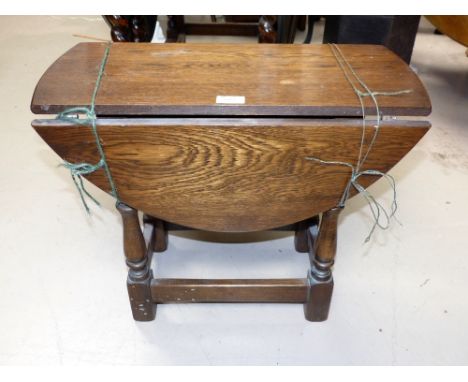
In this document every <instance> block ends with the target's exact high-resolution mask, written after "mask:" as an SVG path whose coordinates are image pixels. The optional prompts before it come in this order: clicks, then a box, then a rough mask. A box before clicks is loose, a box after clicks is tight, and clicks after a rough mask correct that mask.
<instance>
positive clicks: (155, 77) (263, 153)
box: [31, 43, 431, 321]
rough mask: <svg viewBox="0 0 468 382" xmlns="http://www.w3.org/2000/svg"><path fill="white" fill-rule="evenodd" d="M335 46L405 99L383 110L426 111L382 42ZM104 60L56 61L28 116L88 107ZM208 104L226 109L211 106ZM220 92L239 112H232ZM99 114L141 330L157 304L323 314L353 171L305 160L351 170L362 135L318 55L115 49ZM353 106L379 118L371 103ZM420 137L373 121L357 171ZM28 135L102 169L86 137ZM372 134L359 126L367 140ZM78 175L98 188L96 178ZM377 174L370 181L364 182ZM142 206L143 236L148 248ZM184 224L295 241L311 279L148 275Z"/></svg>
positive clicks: (330, 58) (325, 51)
mask: <svg viewBox="0 0 468 382" xmlns="http://www.w3.org/2000/svg"><path fill="white" fill-rule="evenodd" d="M341 49H342V51H343V53H344V54H345V56H346V57H347V58H348V60H349V62H350V63H351V65H353V67H354V68H355V70H356V71H357V72H358V73H359V75H360V76H361V77H362V79H363V80H364V81H365V82H366V83H367V85H368V86H369V87H370V88H371V89H373V90H379V91H383V92H385V91H396V90H401V89H408V88H409V89H411V90H412V92H411V93H409V94H402V95H400V96H398V97H389V96H381V97H379V105H380V108H381V111H382V113H383V114H385V115H387V116H400V117H402V116H410V115H411V116H424V115H427V114H429V113H430V110H431V104H430V100H429V98H428V95H427V93H426V90H425V89H424V87H423V85H422V84H421V82H420V81H419V79H418V77H417V76H416V74H415V73H414V72H413V71H412V70H411V69H410V68H409V67H408V66H407V65H406V64H405V63H404V62H403V61H402V60H400V59H399V58H398V57H396V56H395V54H393V53H392V52H390V51H389V50H388V49H386V48H384V47H381V46H359V45H343V46H341ZM104 50H105V45H104V44H100V43H83V44H78V45H77V46H75V47H74V48H72V49H71V50H70V51H68V52H67V53H65V54H64V55H63V56H62V57H60V58H59V59H58V60H57V61H56V62H55V63H54V64H53V65H51V67H50V68H49V69H48V70H47V71H46V72H45V73H44V75H43V76H42V78H41V80H40V81H39V83H38V85H37V87H36V90H35V92H34V96H33V99H32V103H31V109H32V111H33V112H34V113H38V114H54V113H57V112H60V111H63V110H64V109H66V108H68V107H75V106H86V105H88V104H89V102H90V99H91V94H92V92H93V88H94V86H95V81H96V76H97V71H98V68H99V64H100V62H101V59H102V57H103V53H104ZM71 74H73V75H71ZM389 78H391V79H392V80H391V81H389V80H388V79H389ZM219 96H228V97H229V96H230V97H231V98H228V99H224V98H222V100H223V101H224V102H222V103H219V99H220V98H219ZM232 96H237V98H234V99H235V102H237V103H234V104H232V103H229V102H233V101H232ZM242 97H244V98H242ZM229 100H231V101H229ZM226 102H227V103H226ZM95 106H96V113H97V116H98V119H97V122H96V123H97V129H98V131H99V136H100V139H101V142H102V145H103V147H104V150H105V152H106V157H107V163H108V165H109V168H110V170H111V172H112V177H113V179H114V182H115V184H116V188H117V190H118V193H119V197H120V202H119V204H118V205H117V208H118V210H119V212H120V213H121V215H122V220H123V229H124V252H125V256H126V258H127V265H128V267H129V272H128V280H127V286H128V293H129V298H130V304H131V308H132V312H133V316H134V318H135V319H136V320H140V321H147V320H152V319H153V318H154V317H155V306H156V304H160V303H170V302H172V303H178V302H179V303H180V302H214V301H216V302H283V303H284V302H289V303H303V304H304V309H305V310H304V312H305V317H306V319H308V320H310V321H322V320H325V319H326V318H327V316H328V311H329V307H330V301H331V296H332V289H333V278H332V271H331V270H332V266H333V263H334V258H335V252H336V243H337V224H338V216H339V212H340V211H341V208H340V207H338V205H339V201H340V199H341V196H342V194H343V191H344V189H345V187H346V185H347V183H348V181H349V179H350V176H351V170H350V169H349V168H348V167H346V166H340V165H336V166H333V165H328V166H327V165H321V164H319V163H315V162H311V161H308V160H307V159H306V158H307V157H309V156H314V157H318V158H322V159H324V160H334V161H342V162H350V163H354V162H355V161H356V158H357V156H358V151H359V147H360V141H361V133H362V126H361V123H362V121H361V119H360V118H359V115H360V113H361V108H360V105H359V102H358V101H357V99H356V95H355V94H354V92H353V90H352V89H351V88H350V86H349V83H348V82H347V80H346V78H345V76H344V75H343V72H342V71H341V69H340V67H339V65H338V64H337V62H336V58H335V57H334V55H333V54H332V52H331V50H330V47H329V46H326V45H279V44H273V45H272V44H234V45H232V44H187V45H180V44H143V43H142V44H113V45H112V46H111V49H110V56H109V59H108V62H107V65H106V67H105V74H104V76H103V79H102V83H101V85H100V88H99V92H98V95H97V98H96V104H95ZM365 108H366V111H367V112H368V113H373V112H375V107H374V105H373V104H372V102H370V100H368V99H367V100H366V104H365ZM155 116H157V117H155ZM429 126H430V125H429V123H428V122H425V121H422V120H414V119H413V120H411V121H409V120H405V119H404V118H403V119H396V120H383V121H382V124H381V130H380V133H379V137H378V139H377V141H376V143H375V146H374V148H373V149H372V151H371V152H370V154H369V157H368V160H367V162H366V164H365V166H364V168H363V170H364V169H375V170H379V171H382V172H387V171H388V170H390V168H391V167H393V166H394V165H395V164H396V163H397V162H398V161H399V160H400V159H401V158H403V156H404V155H405V154H406V153H407V152H408V151H409V150H411V148H412V147H413V146H414V145H415V144H416V143H417V142H418V141H419V139H420V138H421V137H422V136H423V135H424V134H425V133H426V131H427V130H428V128H429ZM33 127H34V129H35V130H36V131H37V132H38V134H39V135H40V136H41V137H42V138H43V139H44V141H45V142H47V144H48V145H50V147H51V148H52V149H53V150H54V151H55V152H56V153H57V154H58V155H59V156H60V157H61V158H63V159H65V160H67V161H69V162H72V163H75V162H88V163H96V162H98V161H99V159H100V158H99V155H98V152H97V148H96V147H95V144H94V137H93V134H92V132H91V129H90V127H89V126H84V125H82V124H78V123H75V122H73V121H61V120H56V119H39V120H35V121H33ZM371 135H372V129H370V128H369V129H367V133H366V135H365V138H366V144H368V142H369V141H370V140H371ZM87 179H88V180H89V181H90V182H92V183H93V184H95V185H96V186H97V187H99V188H101V189H103V190H105V191H107V192H109V191H110V190H109V183H108V180H107V179H106V177H105V174H104V172H103V170H102V169H101V170H98V171H96V172H94V173H92V174H90V175H89V176H87ZM377 179H378V177H376V176H367V177H363V178H362V182H361V183H362V184H363V185H364V186H368V185H370V184H371V183H373V182H375V181H376V180H377ZM139 210H140V211H143V212H144V213H145V216H144V224H145V225H146V226H147V227H148V229H150V230H151V235H150V238H149V240H148V242H145V240H144V238H143V236H142V231H141V227H140V223H139V221H138V215H137V212H138V211H139ZM184 228H194V229H203V230H208V231H216V232H226V233H229V232H247V231H259V230H267V229H289V230H294V231H295V247H296V249H297V250H298V251H300V252H306V253H308V255H309V258H310V263H311V265H310V269H309V271H308V273H307V275H306V277H304V278H299V279H291V278H285V279H231V280H229V279H223V280H217V279H210V280H201V279H164V278H159V277H157V274H156V276H153V274H152V271H151V268H150V263H151V261H150V260H151V259H150V258H151V254H152V253H153V251H163V250H165V249H166V247H167V232H168V231H169V230H171V229H184ZM156 271H157V270H156Z"/></svg>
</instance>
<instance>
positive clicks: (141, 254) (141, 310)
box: [116, 203, 156, 321]
mask: <svg viewBox="0 0 468 382" xmlns="http://www.w3.org/2000/svg"><path fill="white" fill-rule="evenodd" d="M116 207H117V209H118V210H119V212H120V214H121V215H122V220H123V241H124V253H125V257H126V259H127V260H126V262H127V265H128V268H129V269H128V278H127V288H128V296H129V298H130V306H131V308H132V314H133V318H134V319H135V320H136V321H151V320H153V319H154V317H155V314H156V305H155V304H154V303H153V301H152V298H151V279H152V278H153V274H152V271H151V269H150V264H149V257H148V253H147V252H148V251H147V248H146V245H145V240H144V238H143V233H142V232H141V228H140V223H139V221H138V212H137V210H135V209H134V208H132V207H130V206H128V205H126V204H124V203H117V206H116Z"/></svg>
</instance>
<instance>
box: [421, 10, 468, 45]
mask: <svg viewBox="0 0 468 382" xmlns="http://www.w3.org/2000/svg"><path fill="white" fill-rule="evenodd" d="M426 18H427V19H428V20H429V21H430V22H431V24H432V25H434V26H435V27H436V28H437V29H438V30H439V31H440V32H442V33H443V34H445V35H447V36H448V37H450V38H452V39H454V40H455V41H457V42H459V43H460V44H463V45H465V46H468V15H465V16H461V15H457V16H449V15H443V16H436V15H433V16H426ZM467 52H468V51H467Z"/></svg>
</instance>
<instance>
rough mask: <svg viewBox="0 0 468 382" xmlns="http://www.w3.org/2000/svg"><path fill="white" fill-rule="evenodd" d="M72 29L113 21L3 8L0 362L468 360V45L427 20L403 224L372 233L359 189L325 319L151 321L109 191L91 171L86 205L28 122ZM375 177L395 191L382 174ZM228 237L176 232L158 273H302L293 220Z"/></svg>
mask: <svg viewBox="0 0 468 382" xmlns="http://www.w3.org/2000/svg"><path fill="white" fill-rule="evenodd" d="M424 25H427V24H424ZM319 29H320V28H319ZM73 34H84V35H92V36H95V37H101V38H107V37H108V29H107V26H106V25H105V24H104V22H103V20H102V19H101V18H100V17H30V18H26V17H22V18H12V17H2V18H0V51H1V52H2V53H1V59H0V84H1V86H0V114H1V115H2V124H1V127H0V131H1V133H0V153H1V160H0V211H1V212H0V364H68V365H80V364H145V365H163V364H164V365H167V364H172V365H174V364H177V365H182V364H267V365H276V364H279V365H290V364H310V365H312V364H398V365H404V364H468V302H467V292H468V201H467V193H468V151H467V148H468V126H467V121H468V58H467V57H466V56H465V48H463V47H462V46H461V45H459V44H457V43H455V42H453V41H451V40H450V39H449V38H447V37H445V36H439V35H434V34H432V28H430V27H428V26H427V27H422V28H421V31H420V33H419V34H418V37H417V40H416V46H415V49H414V56H413V61H412V66H413V67H414V69H415V70H417V72H418V73H419V74H420V76H421V78H422V80H423V82H424V83H425V85H426V86H427V88H428V90H429V93H430V95H431V98H432V103H433V113H432V115H431V116H430V121H431V122H432V124H433V127H432V130H431V131H430V132H429V133H428V134H427V135H426V136H425V137H424V138H423V139H422V141H421V142H420V143H419V144H418V145H417V146H416V147H415V148H414V149H413V150H412V151H411V153H410V154H409V155H408V156H406V157H405V158H404V159H403V160H402V161H401V162H400V163H399V164H398V165H397V166H396V167H395V168H394V169H393V170H392V171H391V174H392V175H393V176H394V177H395V178H396V179H397V183H398V203H399V206H400V209H399V218H400V220H401V222H402V223H403V225H402V226H399V225H398V224H394V225H393V226H392V228H391V229H390V230H388V231H385V232H377V233H376V234H375V236H374V237H373V240H372V241H371V243H369V244H367V245H366V244H363V240H364V238H365V236H366V235H367V232H368V230H369V228H370V225H371V220H370V218H369V213H368V210H367V206H366V205H365V203H364V201H363V199H362V197H356V198H354V199H352V200H350V201H349V203H348V205H347V206H346V209H345V211H344V213H343V214H342V216H341V220H340V226H339V241H338V255H337V262H336V266H335V270H334V275H335V293H334V298H333V302H332V307H331V312H330V318H329V320H328V321H326V322H324V323H310V322H307V321H305V320H304V317H303V312H302V306H301V305H274V304H267V305H258V304H253V305H248V304H234V305H228V304H211V305H210V304H208V305H203V304H200V305H165V306H159V307H158V312H157V319H156V320H155V321H154V322H149V323H137V322H134V321H133V319H132V318H131V314H130V310H129V305H128V300H127V292H126V287H125V279H126V267H125V264H124V258H123V252H122V246H121V235H122V233H121V222H120V218H119V216H118V214H117V212H116V211H115V209H114V208H113V200H112V199H111V197H109V196H107V195H105V194H104V193H102V192H100V191H99V190H97V189H96V188H94V187H92V186H90V189H91V190H92V192H93V194H95V195H96V196H97V198H98V199H99V200H100V201H101V202H102V208H101V209H96V208H95V209H94V211H95V212H94V214H93V216H92V217H91V218H89V217H88V216H87V215H86V213H85V211H84V210H83V208H82V205H81V204H80V200H79V198H78V196H77V193H76V190H75V188H74V186H73V183H72V181H71V179H70V176H69V174H68V173H67V171H66V170H65V169H63V168H60V167H57V165H58V164H59V163H60V160H59V158H58V157H57V156H56V155H55V154H54V153H53V152H52V150H50V149H49V147H48V146H47V145H46V144H45V143H44V142H43V141H42V140H41V139H40V138H39V137H38V136H37V135H36V133H35V132H34V131H33V129H32V128H31V127H30V122H31V120H32V119H33V118H34V116H33V115H32V114H31V112H30V111H29V104H30V100H31V95H32V93H33V90H34V86H35V84H36V83H37V81H38V79H39V77H40V76H41V74H42V73H43V72H44V71H45V70H46V69H47V67H48V66H49V65H50V64H51V63H52V62H53V61H54V60H55V59H56V58H57V57H59V55H61V54H62V53H63V52H65V51H66V50H67V49H69V48H70V47H72V46H73V45H74V44H76V43H77V42H79V41H83V39H80V38H76V37H73ZM205 39H210V38H205ZM195 40H197V39H190V40H189V41H195ZM199 40H201V39H199ZM315 41H318V38H317V37H316V38H315ZM370 191H371V192H372V193H373V194H375V195H376V196H378V197H381V198H383V199H384V200H388V198H389V195H390V193H389V191H388V190H387V189H386V188H385V186H384V182H378V183H377V184H376V185H375V186H373V187H371V189H370ZM196 238H199V239H201V240H196ZM216 239H220V240H221V243H215V242H214V241H215V240H216ZM243 239H245V240H247V242H244V243H242V241H243ZM245 240H244V241H245ZM227 241H229V238H226V237H220V236H216V235H206V234H195V233H191V234H182V233H181V234H177V235H173V236H171V238H170V246H169V250H168V251H167V252H165V253H163V254H160V255H157V256H156V258H157V261H158V265H159V266H160V268H159V269H158V271H157V273H158V274H159V275H162V276H174V277H177V276H181V277H226V278H228V277H233V278H236V277H237V278H241V277H246V278H247V277H304V276H305V274H306V269H307V267H308V261H307V258H306V256H305V255H304V254H299V253H296V252H295V251H294V250H293V247H292V235H291V234H289V233H288V234H271V233H270V234H255V235H246V236H244V237H242V236H241V237H239V236H237V237H235V238H234V239H233V241H234V242H235V243H234V244H233V243H227Z"/></svg>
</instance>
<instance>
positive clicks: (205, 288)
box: [151, 279, 308, 303]
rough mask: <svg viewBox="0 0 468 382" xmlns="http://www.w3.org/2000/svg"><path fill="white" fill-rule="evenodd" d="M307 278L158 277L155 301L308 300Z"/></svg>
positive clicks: (153, 289)
mask: <svg viewBox="0 0 468 382" xmlns="http://www.w3.org/2000/svg"><path fill="white" fill-rule="evenodd" d="M307 291H308V281H307V279H263V280H262V279H232V280H229V279H228V280H219V279H218V280H209V279H203V280H199V279H155V280H153V281H152V283H151V293H152V296H153V301H154V302H155V303H174V302H175V303H187V302H189V303H192V302H193V303H195V302H270V303H272V302H275V303H280V302H282V303H303V302H305V301H307Z"/></svg>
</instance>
